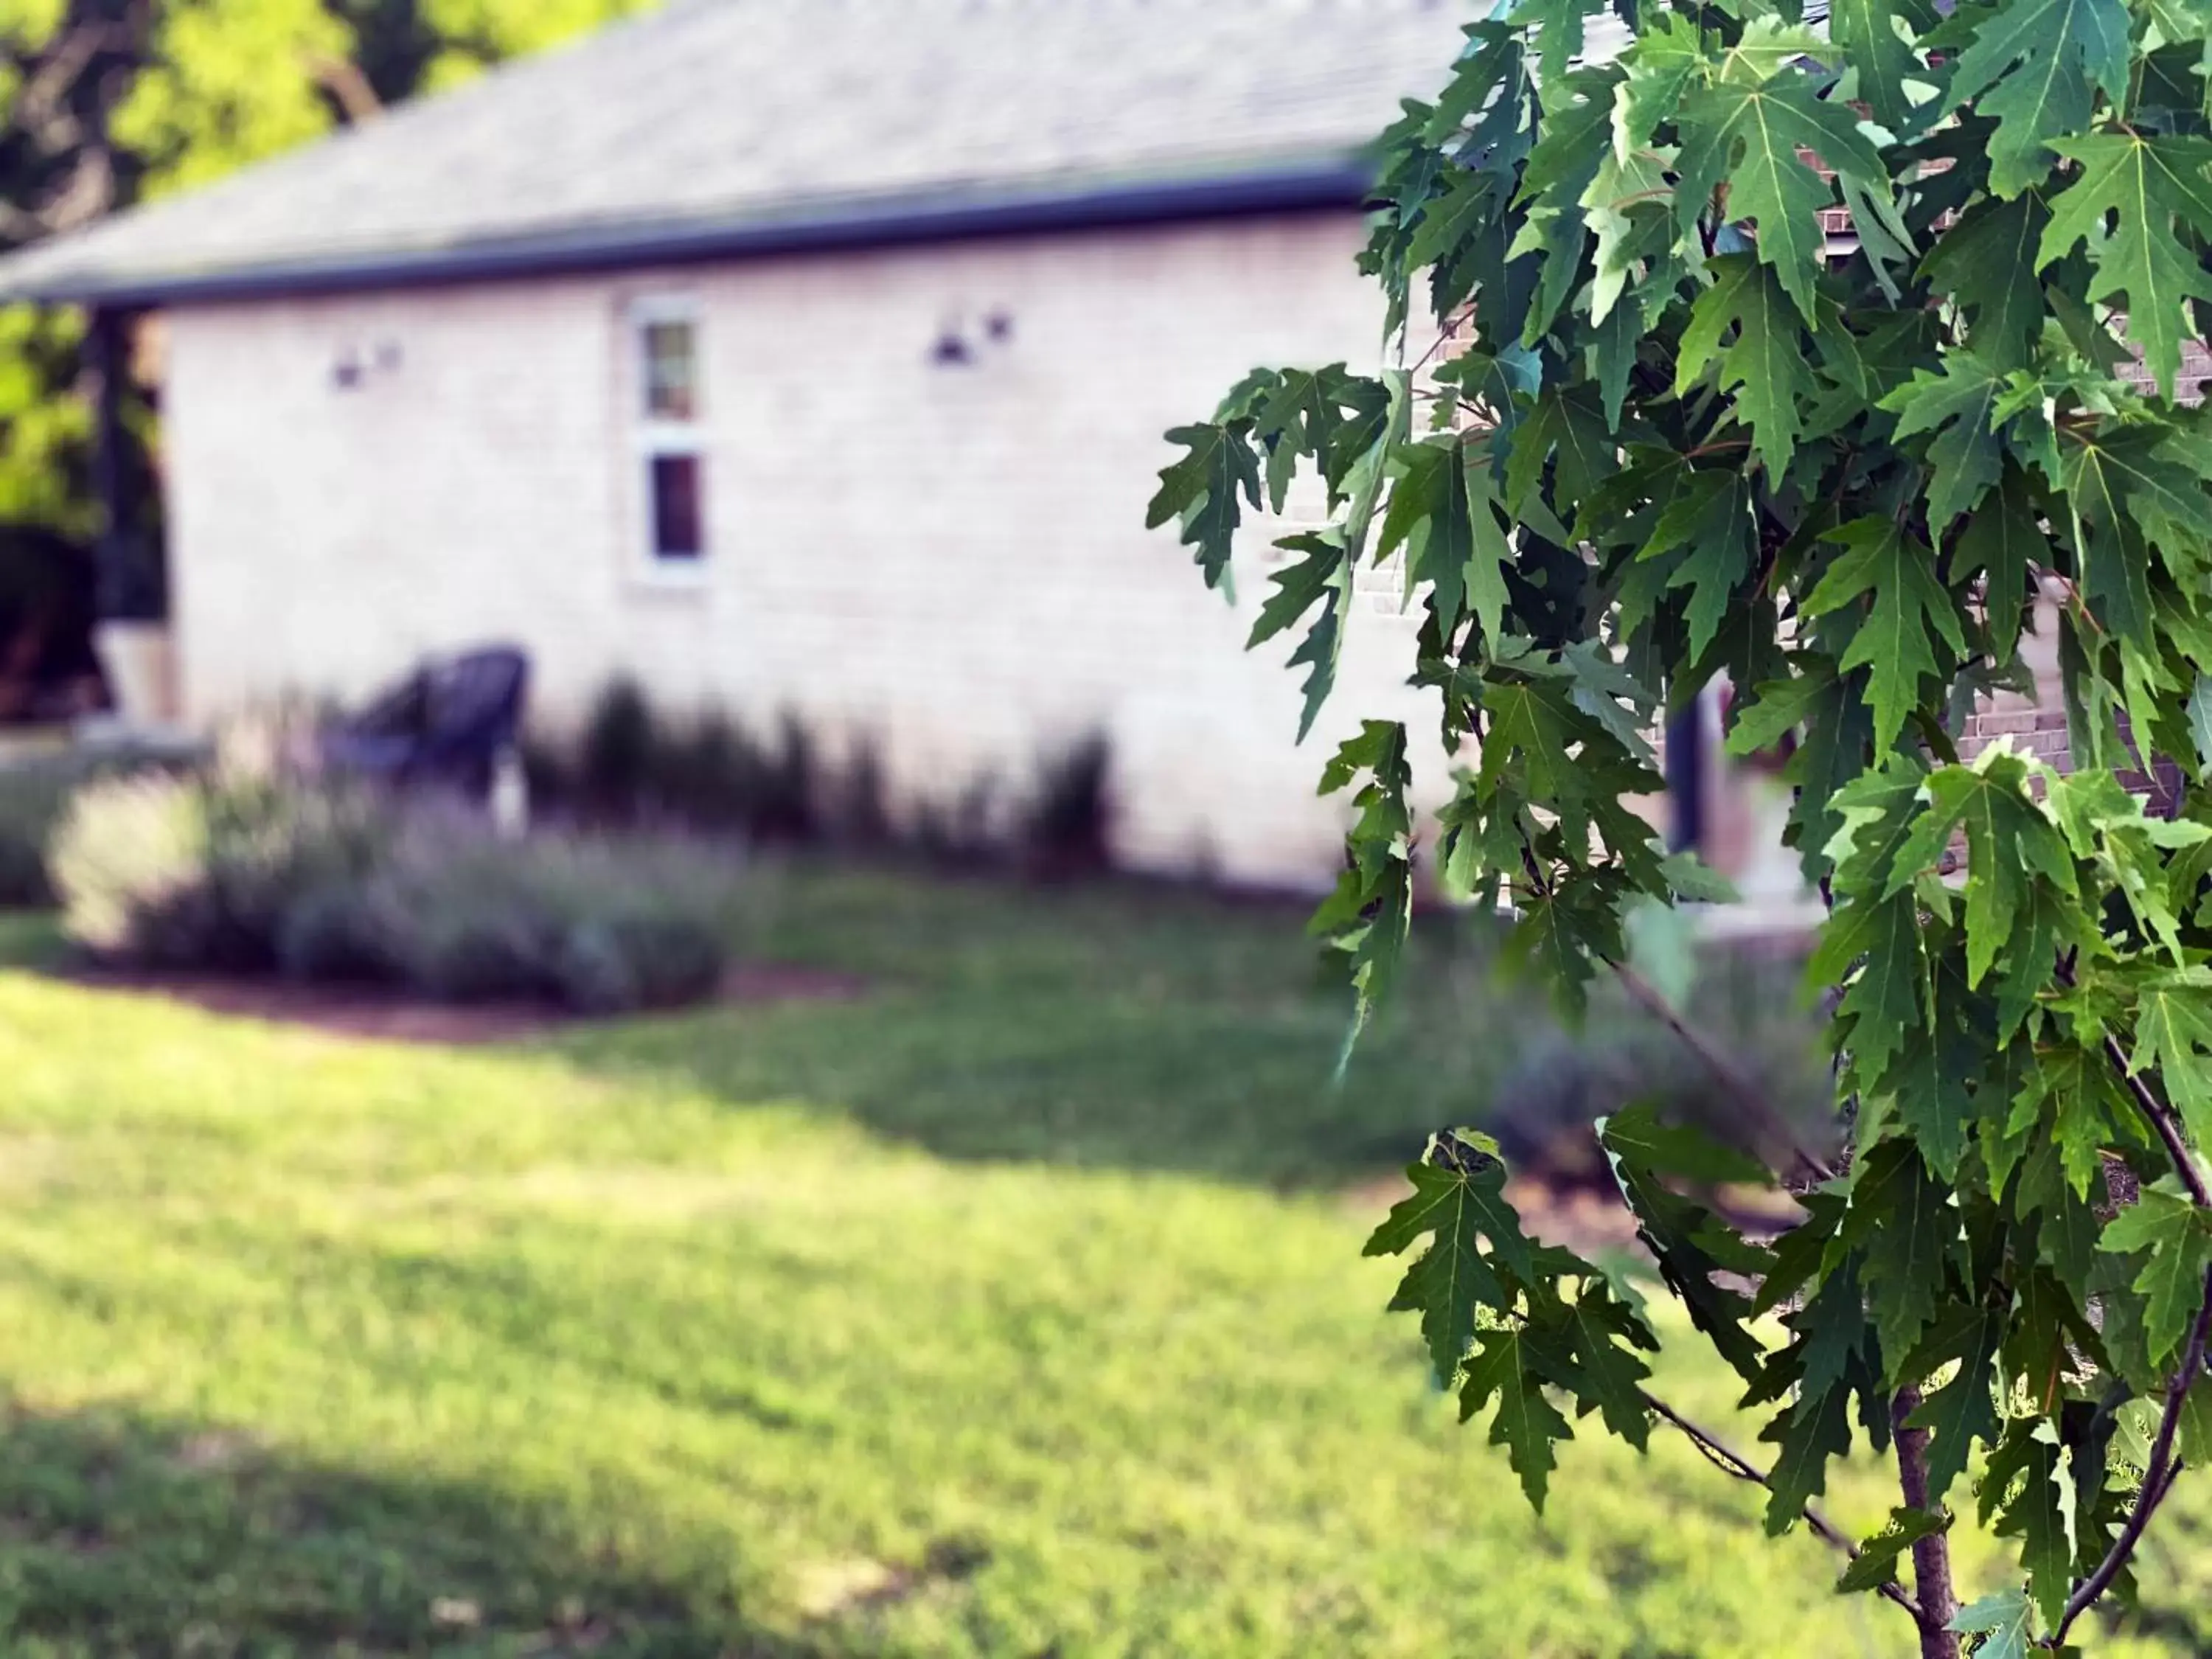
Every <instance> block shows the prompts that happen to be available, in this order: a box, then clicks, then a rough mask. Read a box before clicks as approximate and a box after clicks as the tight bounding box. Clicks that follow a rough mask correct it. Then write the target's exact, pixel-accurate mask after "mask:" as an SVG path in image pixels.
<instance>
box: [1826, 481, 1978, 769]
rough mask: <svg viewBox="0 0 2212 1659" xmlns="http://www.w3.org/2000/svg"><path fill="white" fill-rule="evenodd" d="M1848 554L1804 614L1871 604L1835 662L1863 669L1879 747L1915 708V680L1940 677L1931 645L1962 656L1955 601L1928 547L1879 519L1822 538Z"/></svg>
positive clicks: (1918, 685) (1890, 739) (1963, 643)
mask: <svg viewBox="0 0 2212 1659" xmlns="http://www.w3.org/2000/svg"><path fill="white" fill-rule="evenodd" d="M1824 539H1826V540H1829V541H1834V542H1840V543H1842V544H1844V547H1845V548H1846V549H1848V551H1847V552H1845V553H1844V556H1843V557H1841V558H1839V559H1838V560H1837V561H1836V562H1835V563H1834V564H1833V565H1832V566H1831V567H1830V568H1829V570H1828V574H1826V575H1825V576H1823V577H1822V578H1821V579H1820V585H1819V586H1817V587H1815V588H1814V590H1813V592H1812V593H1811V595H1810V596H1809V597H1808V599H1806V601H1805V614H1806V615H1807V616H1808V617H1821V616H1826V615H1827V614H1828V613H1829V612H1830V611H1837V610H1839V609H1841V608H1842V607H1843V606H1844V605H1848V604H1850V602H1851V601H1852V600H1854V599H1857V598H1858V597H1859V596H1860V595H1862V594H1864V593H1869V592H1870V593H1871V594H1872V595H1873V599H1874V603H1873V605H1872V608H1871V609H1870V611H1869V612H1868V615H1867V617H1866V618H1865V620H1864V621H1863V623H1861V624H1860V626H1859V629H1858V632H1857V634H1855V635H1853V636H1852V638H1851V643H1850V649H1849V650H1847V651H1845V652H1844V654H1843V657H1842V658H1841V659H1840V660H1839V664H1838V665H1839V666H1840V667H1843V668H1845V669H1850V668H1857V667H1864V668H1865V669H1866V670H1867V671H1868V695H1869V700H1870V701H1871V702H1872V703H1873V705H1874V731H1875V743H1876V744H1878V745H1879V746H1881V747H1882V748H1885V749H1886V748H1887V747H1888V746H1889V745H1890V744H1893V743H1894V742H1896V740H1897V738H1898V736H1899V733H1901V732H1903V731H1904V730H1905V717H1906V716H1907V715H1909V714H1911V713H1912V712H1913V711H1914V710H1915V709H1917V708H1919V707H1920V706H1921V690H1920V688H1921V682H1922V681H1923V679H1933V678H1937V677H1938V676H1939V675H1941V674H1942V665H1940V664H1939V663H1938V662H1937V660H1936V651H1935V647H1936V645H1937V644H1939V643H1940V644H1942V645H1946V646H1948V647H1950V648H1951V650H1952V652H1953V653H1954V654H1955V655H1957V656H1964V655H1965V654H1966V633H1965V630H1964V629H1962V628H1961V627H1960V621H1959V606H1958V602H1957V601H1956V600H1955V599H1953V597H1952V596H1951V593H1950V592H1949V591H1948V589H1946V588H1945V587H1944V586H1943V583H1942V580H1941V579H1940V578H1938V577H1937V575H1936V556H1935V555H1934V554H1933V553H1932V552H1931V551H1930V550H1929V547H1928V544H1926V543H1925V542H1923V541H1921V540H1920V539H1919V538H1917V537H1915V536H1912V535H1910V534H1908V533H1907V532H1905V529H1904V527H1903V526H1899V524H1897V523H1896V522H1894V521H1893V520H1887V519H1859V520H1853V521H1852V522H1851V523H1850V524H1847V525H1845V526H1843V528H1842V529H1840V530H1832V531H1830V532H1828V534H1827V536H1826V538H1824Z"/></svg>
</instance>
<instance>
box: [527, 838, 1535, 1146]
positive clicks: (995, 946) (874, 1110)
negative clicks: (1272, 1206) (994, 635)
mask: <svg viewBox="0 0 2212 1659" xmlns="http://www.w3.org/2000/svg"><path fill="white" fill-rule="evenodd" d="M780 908H781V915H779V917H778V919H777V921H776V923H775V926H774V927H773V928H772V929H771V930H770V932H769V937H768V938H767V939H765V940H763V944H762V946H761V948H762V949H763V951H765V952H766V953H767V954H768V955H769V957H770V959H773V960H776V961H783V962H794V963H800V964H803V965H805V966H806V967H809V968H817V969H834V970H836V971H837V972H840V973H844V974H849V975H858V976H860V978H861V979H862V981H864V982H866V983H867V984H869V985H870V986H872V987H873V989H872V992H871V993H870V994H867V995H866V996H863V997H861V998H860V999H857V1000H849V1001H843V1002H839V1003H835V1004H831V1003H814V1004H803V1003H802V1004H787V1005H783V1006H776V1007H764V1008H755V1009H747V1010H736V1011H730V1010H721V1011H716V1012H711V1013H707V1014H702V1015H696V1016H692V1017H688V1018H673V1019H665V1020H655V1021H645V1022H640V1023H635V1024H629V1025H626V1026H622V1027H616V1028H609V1029H605V1030H588V1031H586V1030H577V1031H572V1032H567V1033H563V1034H562V1035H561V1036H558V1037H557V1038H556V1039H555V1041H554V1042H553V1044H552V1047H553V1048H554V1050H555V1052H557V1053H558V1054H561V1055H562V1057H563V1058H564V1059H566V1060H568V1061H570V1062H571V1063H573V1064H574V1065H575V1066H578V1067H579V1068H580V1069H581V1070H584V1071H586V1072H587V1073H593V1074H598V1075H601V1076H605V1077H611V1078H615V1079H621V1080H623V1081H624V1082H626V1083H634V1084H644V1085H653V1084H656V1083H657V1084H659V1085H661V1086H674V1087H678V1088H684V1089H691V1090H696V1091H701V1092H703V1093H705V1094H707V1095H708V1096H711V1097H714V1098H715V1099H717V1100H720V1101H722V1102H724V1103H726V1104H728V1105H730V1106H732V1107H733V1108H747V1107H755V1106H760V1105H764V1104H773V1105H788V1104H791V1103H801V1104H805V1105H809V1106H818V1107H820V1108H823V1109H828V1110H831V1111H835V1112H839V1113H842V1114H845V1115H849V1116H850V1117H852V1118H853V1119H854V1120H855V1121H858V1122H860V1124H862V1125H864V1126H866V1127H867V1128H869V1129H870V1130H872V1131H874V1132H876V1133H881V1134H884V1135H885V1136H887V1137H890V1138H893V1139H899V1140H904V1141H909V1142H912V1143H914V1144H915V1145H918V1146H921V1147H923V1148H925V1149H926V1150H927V1151H928V1152H932V1153H933V1154H935V1155H937V1156H939V1157H944V1158H961V1159H1010V1160H1022V1161H1039V1162H1050V1163H1055V1164H1076V1165H1091V1166H1100V1167H1115V1168H1122V1169H1135V1170H1163V1171H1178V1172H1190V1173H1196V1174H1200V1175H1205V1176H1213V1177H1216V1178H1219V1179H1225V1180H1233V1181H1242V1182H1255V1183H1259V1184H1264V1185H1270V1186H1275V1187H1283V1188H1297V1187H1307V1186H1321V1185H1333V1184H1337V1183H1340V1182H1344V1181H1346V1179H1350V1178H1355V1177H1358V1176H1366V1175H1370V1174H1373V1173H1376V1172H1377V1171H1381V1170H1391V1169H1395V1168H1396V1167H1398V1166H1400V1165H1402V1164H1405V1163H1406V1162H1407V1161H1408V1160H1409V1159H1410V1158H1413V1156H1415V1155H1417V1154H1418V1153H1419V1149H1420V1147H1421V1146H1422V1144H1423V1141H1424V1139H1425V1137H1426V1135H1427V1133H1428V1132H1429V1131H1431V1130H1432V1129H1434V1128H1437V1127H1440V1126H1442V1125H1444V1124H1447V1123H1457V1122H1467V1121H1474V1120H1475V1119H1477V1118H1479V1116H1480V1113H1481V1109H1482V1105H1483V1102H1484V1099H1485V1096H1486V1090H1487V1087H1488V1085H1490V1084H1491V1083H1492V1082H1493V1081H1494V1079H1496V1077H1497V1076H1498V1073H1499V1071H1500V1070H1501V1068H1502V1067H1503V1066H1506V1065H1509V1064H1510V1063H1511V1061H1512V1060H1513V1059H1514V1057H1515V1056H1516V1054H1518V1053H1519V1052H1520V1050H1521V1048H1522V1044H1523V1042H1525V1040H1526V1038H1527V1036H1528V1032H1529V1030H1530V1029H1531V1027H1532V1024H1533V1026H1534V1029H1536V1030H1550V1029H1552V1028H1551V1025H1550V1022H1549V1021H1548V1020H1547V1018H1546V1017H1545V1016H1544V1015H1543V1014H1542V1012H1541V1011H1540V1009H1538V1008H1537V1006H1535V1005H1534V1003H1533V1001H1532V1000H1531V999H1529V998H1528V997H1526V996H1523V995H1520V994H1514V993H1510V992H1507V991H1504V990H1502V989H1501V988H1499V987H1498V986H1497V985H1496V983H1495V982H1494V980H1493V976H1492V975H1491V973H1490V971H1489V961H1490V957H1491V955H1492V950H1491V946H1492V938H1493V935H1492V932H1491V930H1488V929H1485V928H1482V927H1477V926H1474V925H1473V924H1471V923H1470V922H1468V921H1467V920H1466V919H1463V918H1450V917H1442V916H1440V917H1437V918H1433V919H1429V918H1425V919H1424V925H1423V926H1422V927H1421V928H1420V929H1419V938H1418V939H1417V945H1416V955H1417V960H1418V962H1419V972H1418V973H1417V974H1413V975H1408V976H1407V989H1406V994H1405V995H1404V996H1403V997H1401V999H1400V1000H1399V1002H1398V1003H1397V1004H1396V1005H1395V1006H1393V1007H1392V1008H1391V1009H1390V1010H1389V1012H1388V1013H1387V1014H1386V1015H1385V1016H1384V1017H1383V1019H1382V1020H1381V1021H1380V1022H1379V1023H1378V1025H1377V1027H1376V1029H1375V1030H1374V1031H1373V1032H1372V1034H1371V1036H1370V1039H1369V1040H1368V1041H1366V1042H1363V1044H1362V1045H1361V1047H1360V1048H1359V1050H1358V1053H1357V1054H1356V1055H1355V1056H1354V1058H1353V1060H1352V1066H1351V1067H1350V1070H1349V1072H1348V1073H1347V1075H1346V1078H1345V1080H1344V1081H1343V1083H1342V1084H1341V1085H1339V1084H1338V1082H1337V1081H1336V1079H1335V1073H1336V1066H1337V1060H1338V1057H1339V1054H1340V1051H1341V1048H1342V1045H1343V1042H1344V1040H1345V1036H1346V1030H1347V1028H1348V1025H1349V1022H1350V1018H1351V1012H1352V1007H1351V992H1350V989H1349V987H1348V985H1347V983H1346V980H1345V977H1344V975H1343V972H1342V969H1341V968H1340V965H1338V964H1337V963H1330V962H1327V961H1325V960H1324V959H1323V957H1322V951H1321V949H1320V947H1319V946H1318V945H1316V944H1315V942H1314V941H1312V940H1310V939H1308V938H1307V937H1306V935H1305V932H1304V920H1305V915H1306V914H1307V908H1308V907H1307V906H1306V905H1305V904H1304V902H1297V901H1254V900H1235V899H1225V898H1222V897H1220V896H1211V895H1207V894H1205V893H1202V892H1198V891H1193V890H1175V889H1168V888H1160V887H1147V886H1145V885H1143V884H1098V885H1095V886H1083V887H1071V888H1061V889H1046V890H1037V889H1023V888H1020V887H1014V886H1006V885H984V884H946V883H928V882H921V881H916V880H913V879H910V878H908V879H896V880H895V879H890V878H876V877H865V876H864V877H849V876H848V877H844V878H837V879H825V878H822V877H821V876H819V875H818V874H816V875H811V876H806V877H801V878H797V879H796V880H794V882H793V892H792V893H791V894H790V896H787V898H786V899H785V900H784V901H783V902H782V903H781V907H780Z"/></svg>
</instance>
